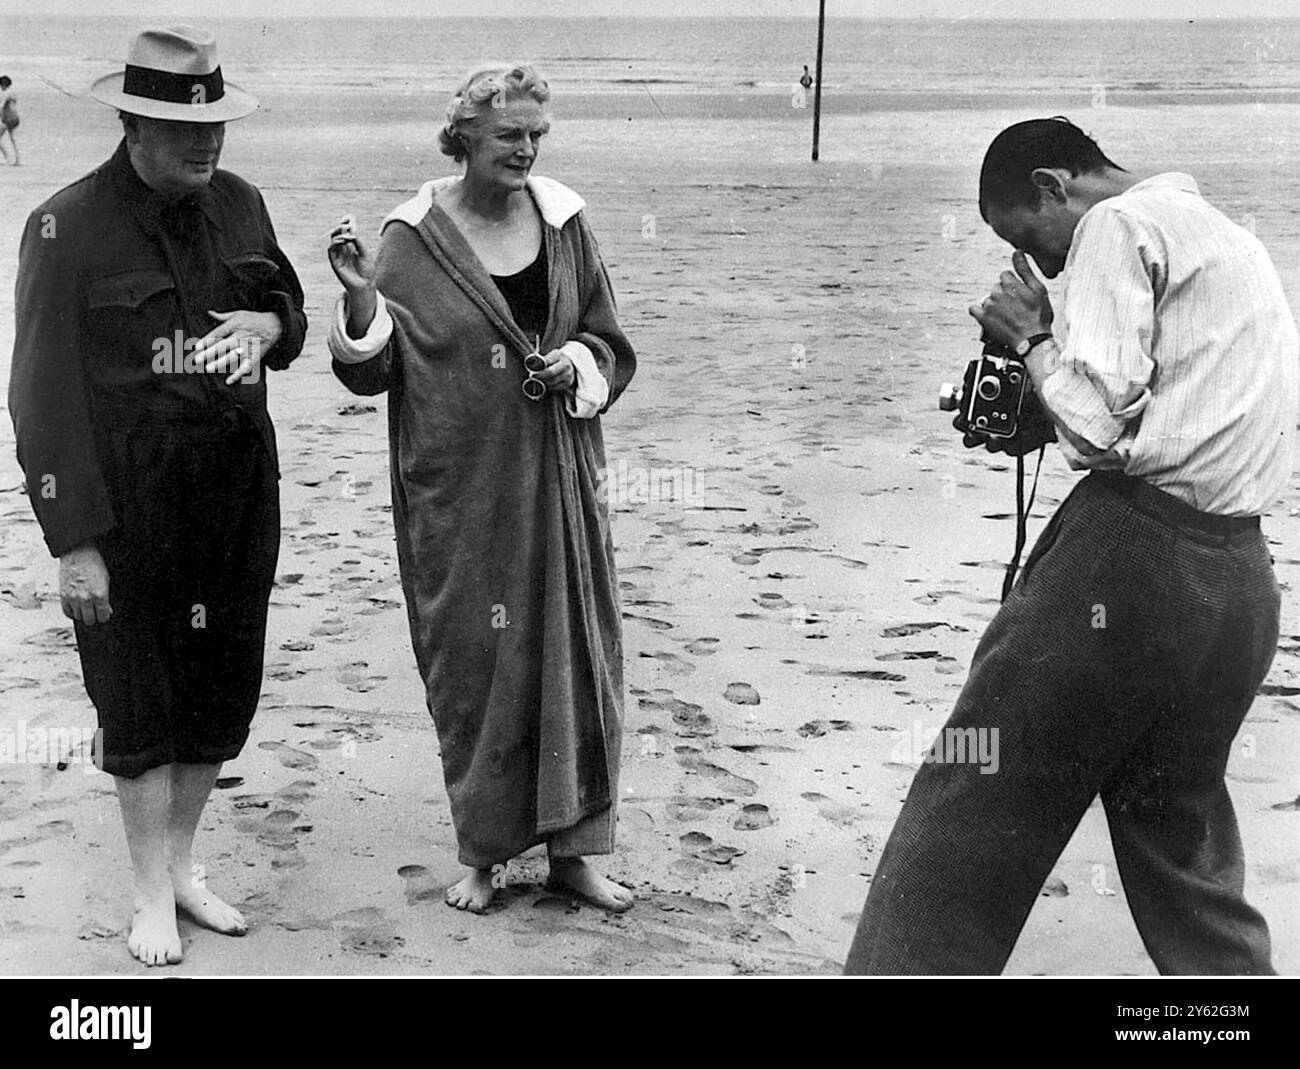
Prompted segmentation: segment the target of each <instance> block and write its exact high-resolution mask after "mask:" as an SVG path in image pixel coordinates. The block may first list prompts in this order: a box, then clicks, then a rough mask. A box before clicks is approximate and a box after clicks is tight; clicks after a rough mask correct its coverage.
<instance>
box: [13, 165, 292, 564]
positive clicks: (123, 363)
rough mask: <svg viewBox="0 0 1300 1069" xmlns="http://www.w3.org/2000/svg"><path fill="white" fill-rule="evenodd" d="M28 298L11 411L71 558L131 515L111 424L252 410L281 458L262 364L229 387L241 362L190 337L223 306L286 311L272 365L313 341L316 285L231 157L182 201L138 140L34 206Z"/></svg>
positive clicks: (39, 512) (22, 450)
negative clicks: (146, 172)
mask: <svg viewBox="0 0 1300 1069" xmlns="http://www.w3.org/2000/svg"><path fill="white" fill-rule="evenodd" d="M14 305H15V308H14V311H15V317H14V318H15V323H14V325H15V332H14V355H13V365H12V369H11V375H10V383H9V410H10V414H11V416H12V418H13V421H14V432H15V436H16V438H17V444H18V462H19V464H21V465H22V468H23V471H24V473H25V474H26V476H27V487H28V496H29V499H30V500H31V502H32V507H33V508H34V510H35V512H36V518H37V519H38V520H39V522H40V524H41V527H42V529H43V530H44V532H45V540H46V543H47V545H48V546H49V548H50V552H51V553H53V554H54V555H55V556H56V557H57V556H61V555H62V554H63V553H66V552H67V551H68V550H69V549H73V548H75V547H76V546H78V545H81V544H82V543H84V542H87V541H91V540H93V539H95V538H96V537H98V536H100V535H102V534H104V533H106V532H107V531H110V530H112V529H113V527H114V526H115V525H116V519H115V515H114V511H113V502H112V501H111V500H110V496H109V493H108V491H107V489H106V486H105V482H104V479H103V476H102V473H101V470H100V464H99V457H98V451H97V445H96V442H97V440H102V436H103V435H104V434H105V432H106V430H107V428H108V427H109V426H113V427H116V428H119V429H120V428H121V427H123V426H124V425H126V426H131V425H134V423H135V422H136V421H139V420H145V419H154V420H159V419H170V420H176V419H183V420H203V419H211V418H214V417H219V416H220V415H221V414H222V413H223V412H225V413H227V414H229V413H232V412H238V413H239V414H240V416H241V418H247V419H249V420H250V421H251V422H252V424H253V425H254V426H255V427H256V428H257V430H258V432H259V434H260V436H261V438H262V441H263V443H264V445H265V447H266V448H267V450H268V452H269V453H270V455H271V457H272V460H274V459H275V439H274V432H273V430H272V428H271V421H270V417H269V416H268V415H267V411H266V383H265V377H264V376H263V375H262V374H260V373H259V374H257V375H256V381H255V382H249V381H248V380H247V379H244V380H240V381H239V382H237V383H235V384H233V385H230V386H227V385H226V382H225V379H226V376H227V375H228V374H229V371H224V372H212V373H208V372H202V371H199V372H194V371H190V372H188V373H187V372H185V371H184V358H185V356H186V355H188V353H187V351H186V350H185V341H186V339H195V340H197V339H198V338H201V337H202V336H203V335H205V334H206V333H207V332H208V331H209V330H211V329H212V328H213V327H214V326H215V325H216V322H217V321H216V320H215V319H213V318H212V317H211V316H210V315H209V314H208V312H209V310H215V311H225V312H228V311H236V310H240V309H244V310H248V311H254V312H275V313H276V315H278V316H279V318H280V323H281V326H282V329H283V333H282V335H281V337H280V340H279V341H278V342H277V343H276V344H275V346H273V347H272V348H271V350H270V351H269V352H267V353H265V354H264V356H263V360H262V364H263V367H266V368H274V369H282V368H285V367H287V366H288V365H289V363H290V362H291V361H292V360H293V359H294V358H295V357H296V356H297V355H298V354H299V352H300V351H301V350H302V344H303V338H304V335H305V334H306V330H307V318H306V316H305V315H304V314H303V311H302V305H303V294H302V287H301V285H300V284H299V282H298V277H297V275H296V274H295V273H294V270H293V267H292V266H291V265H290V264H289V261H288V259H286V257H285V255H284V253H283V252H281V251H280V247H279V245H278V244H277V243H276V239H275V231H274V229H273V228H272V226H271V220H270V217H269V216H268V215H267V212H266V205H265V204H264V202H263V200H262V195H261V194H260V193H259V192H258V191H257V190H256V189H255V188H254V187H253V186H251V185H249V183H247V182H245V181H244V180H243V179H241V178H239V177H237V176H236V175H233V174H231V173H230V172H229V171H223V170H218V171H217V172H216V173H215V174H214V175H213V177H212V180H211V182H210V183H209V184H208V186H207V188H206V189H205V190H203V192H202V193H200V194H198V195H192V196H189V197H186V198H184V199H182V200H181V201H179V202H173V203H169V202H168V201H166V200H164V199H163V198H162V197H160V196H158V194H156V193H155V192H154V191H153V190H152V189H150V188H149V187H148V186H147V185H145V183H144V182H142V181H141V180H140V178H139V176H138V175H137V174H136V173H135V169H134V168H133V167H132V166H131V162H130V158H129V156H128V155H127V149H126V142H125V141H123V142H122V143H121V144H120V145H119V146H118V149H117V151H116V152H115V153H114V155H113V157H112V158H111V159H110V160H109V161H108V162H107V163H105V164H103V165H102V166H100V167H98V168H97V169H96V170H94V171H92V172H91V173H90V174H88V175H86V176H85V177H84V178H81V179H79V180H78V181H76V182H74V183H73V184H72V185H70V186H68V187H67V188H65V189H63V190H61V191H60V192H58V193H56V194H55V195H54V196H53V197H51V198H50V199H49V200H47V201H46V202H45V203H44V204H42V205H41V206H40V207H38V208H37V209H36V210H35V211H33V212H32V213H31V215H30V216H29V217H28V220H27V226H26V229H25V230H24V232H23V239H22V246H21V249H20V252H19V260H18V283H17V286H16V288H15V301H14ZM192 366H193V365H192V362H191V367H192Z"/></svg>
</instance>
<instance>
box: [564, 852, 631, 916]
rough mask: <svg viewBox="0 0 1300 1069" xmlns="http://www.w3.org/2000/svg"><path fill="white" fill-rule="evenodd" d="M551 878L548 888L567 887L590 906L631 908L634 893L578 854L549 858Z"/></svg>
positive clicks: (617, 908)
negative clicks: (599, 871)
mask: <svg viewBox="0 0 1300 1069" xmlns="http://www.w3.org/2000/svg"><path fill="white" fill-rule="evenodd" d="M550 862H551V878H550V879H549V880H547V881H546V886H547V887H548V888H549V889H551V890H568V891H572V892H573V893H574V894H577V895H579V896H581V897H582V898H585V899H586V900H587V901H588V902H590V903H591V904H592V905H593V906H599V907H600V908H601V909H607V910H609V911H610V912H611V913H623V912H626V911H627V910H629V909H631V908H632V903H633V895H632V892H631V891H629V890H628V889H627V888H626V887H624V886H623V885H622V884H621V883H615V882H614V881H613V880H611V879H609V878H608V877H606V876H602V875H601V874H600V873H598V872H597V871H596V870H595V869H593V868H592V867H591V866H590V865H588V864H587V862H586V861H584V860H583V859H582V858H580V857H552V858H551V859H550Z"/></svg>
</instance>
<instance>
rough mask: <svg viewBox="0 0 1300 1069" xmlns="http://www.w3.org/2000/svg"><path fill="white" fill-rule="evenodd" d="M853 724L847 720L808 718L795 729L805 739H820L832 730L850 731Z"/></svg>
mask: <svg viewBox="0 0 1300 1069" xmlns="http://www.w3.org/2000/svg"><path fill="white" fill-rule="evenodd" d="M852 730H853V725H852V724H851V723H849V721H847V720H809V721H808V723H806V724H800V725H799V727H798V728H797V729H796V731H797V732H798V734H799V735H801V736H802V737H803V738H805V739H820V738H821V737H822V736H823V735H828V734H830V732H832V731H852Z"/></svg>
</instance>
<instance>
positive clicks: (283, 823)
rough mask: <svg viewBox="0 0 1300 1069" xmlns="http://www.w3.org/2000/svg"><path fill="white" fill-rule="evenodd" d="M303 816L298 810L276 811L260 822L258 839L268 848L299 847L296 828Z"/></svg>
mask: <svg viewBox="0 0 1300 1069" xmlns="http://www.w3.org/2000/svg"><path fill="white" fill-rule="evenodd" d="M301 815H302V814H300V813H299V812H298V811H297V810H296V809H276V810H273V811H272V812H270V813H267V815H266V816H265V817H263V818H262V820H261V821H260V822H259V828H258V832H257V839H258V841H259V842H263V843H266V844H267V845H268V846H297V844H298V834H297V829H295V828H294V821H296V820H297V819H298V818H299V817H300V816H301Z"/></svg>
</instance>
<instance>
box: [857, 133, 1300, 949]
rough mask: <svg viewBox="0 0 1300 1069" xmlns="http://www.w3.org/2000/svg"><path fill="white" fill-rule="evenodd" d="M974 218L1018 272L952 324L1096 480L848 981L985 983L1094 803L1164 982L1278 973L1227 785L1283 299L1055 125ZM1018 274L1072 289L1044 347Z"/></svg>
mask: <svg viewBox="0 0 1300 1069" xmlns="http://www.w3.org/2000/svg"><path fill="white" fill-rule="evenodd" d="M979 195H980V214H981V215H982V216H983V217H984V219H985V221H986V222H987V223H988V224H989V225H990V227H992V229H993V231H994V233H996V234H997V235H998V237H1000V238H1002V239H1003V240H1004V241H1006V242H1007V243H1008V244H1009V245H1011V246H1012V247H1013V248H1014V249H1015V250H1016V252H1015V254H1014V255H1013V257H1012V266H1013V267H1014V269H1015V271H1014V273H1013V272H1011V271H1004V272H1003V273H1002V276H1001V280H1000V281H999V283H998V284H997V285H996V286H995V287H994V289H993V291H992V293H990V295H989V296H988V297H986V298H985V299H984V300H983V302H981V303H980V304H977V305H972V306H971V308H970V313H971V315H972V316H974V318H975V319H976V320H977V321H978V322H979V324H980V326H981V327H982V328H983V330H984V332H985V333H986V334H987V335H988V336H989V337H991V338H992V339H993V340H994V341H996V342H999V343H1001V344H1002V345H1005V346H1007V347H1009V348H1011V349H1013V350H1015V351H1017V352H1018V353H1020V354H1021V356H1022V357H1023V359H1024V360H1025V363H1026V364H1027V365H1028V370H1029V374H1030V376H1031V377H1032V379H1033V386H1034V389H1035V391H1036V392H1037V394H1038V396H1039V398H1040V399H1041V400H1042V402H1043V404H1044V406H1045V407H1046V408H1047V410H1048V411H1049V413H1050V415H1051V416H1052V419H1053V421H1054V422H1055V424H1056V427H1057V430H1058V433H1059V434H1060V436H1061V438H1062V439H1063V440H1062V443H1061V445H1062V449H1063V451H1064V452H1065V454H1066V458H1067V459H1068V461H1069V462H1070V465H1071V466H1072V467H1074V468H1077V469H1083V470H1087V471H1089V472H1090V474H1089V475H1088V476H1087V477H1086V478H1084V479H1083V480H1081V481H1080V482H1079V483H1078V484H1077V485H1076V486H1075V488H1074V490H1073V492H1072V493H1071V494H1070V496H1069V497H1068V498H1067V499H1066V501H1065V502H1064V504H1062V505H1061V507H1060V508H1059V509H1058V510H1057V512H1056V514H1055V515H1054V516H1053V517H1052V519H1051V520H1050V521H1049V522H1048V524H1047V526H1046V528H1045V529H1044V530H1043V533H1042V535H1041V536H1040V537H1039V540H1038V543H1037V545H1036V546H1035V547H1034V550H1033V553H1032V554H1031V556H1030V558H1029V560H1028V562H1027V563H1026V564H1025V567H1024V570H1023V572H1022V573H1021V575H1020V578H1019V580H1018V582H1017V583H1016V585H1015V587H1014V589H1013V590H1012V592H1011V593H1010V595H1009V596H1008V597H1007V599H1006V601H1005V602H1003V604H1002V607H1001V609H1000V610H999V611H998V613H997V615H996V616H995V617H994V619H993V622H992V623H991V624H990V625H989V627H988V629H987V630H986V631H985V632H984V636H983V638H982V639H981V640H980V643H979V647H978V649H977V650H976V651H975V657H974V661H973V663H972V665H971V672H970V677H969V678H968V679H967V681H966V685H965V687H964V688H963V689H962V692H961V695H960V696H959V697H958V699H957V704H956V708H955V709H954V710H953V713H952V716H951V717H950V719H949V720H948V723H947V725H946V726H945V727H944V729H943V731H942V732H941V733H940V741H939V742H936V744H935V749H934V750H932V751H931V753H930V754H929V755H927V757H926V759H925V761H926V763H925V764H924V765H923V766H922V768H921V770H920V771H919V772H918V773H917V775H916V778H915V780H914V781H913V783H912V788H911V791H910V792H909V794H908V796H907V801H906V802H905V803H904V805H903V810H902V813H901V814H900V815H899V818H898V822H897V823H896V824H895V826H894V829H893V832H892V834H891V835H890V837H889V842H888V843H887V845H886V846H885V850H884V853H883V854H882V856H881V858H880V863H879V864H878V865H877V867H876V871H875V873H874V876H873V878H872V881H871V891H870V893H869V895H868V896H867V902H866V906H865V908H864V909H863V912H862V918H861V921H860V922H859V924H858V930H857V935H856V937H855V939H854V940H853V946H852V949H851V950H850V952H849V957H848V963H847V965H846V971H847V972H850V973H918V974H937V973H942V974H971V973H997V972H1000V971H1001V970H1002V968H1003V967H1004V965H1005V963H1006V961H1007V958H1008V956H1009V955H1010V954H1011V950H1012V948H1013V947H1014V945H1015V943H1016V940H1017V938H1018V937H1019V935H1020V931H1021V928H1022V927H1023V926H1024V923H1025V920H1026V918H1027V917H1028V916H1029V912H1030V910H1031V909H1032V907H1033V905H1034V903H1035V901H1036V900H1037V899H1038V896H1039V893H1040V891H1041V890H1042V887H1043V884H1044V882H1045V881H1046V880H1047V878H1048V877H1049V875H1050V874H1051V872H1052V868H1053V866H1054V865H1055V864H1056V861H1057V858H1058V857H1059V856H1060V854H1061V851H1062V850H1063V849H1064V847H1065V845H1066V843H1067V842H1068V841H1069V839H1070V837H1071V836H1072V835H1073V833H1074V830H1075V828H1076V826H1077V825H1078V824H1079V821H1080V819H1081V818H1082V817H1083V815H1084V812H1085V811H1086V810H1087V808H1088V807H1089V806H1090V805H1091V804H1092V802H1093V800H1094V799H1096V798H1097V797H1098V795H1100V797H1101V800H1102V804H1103V806H1104V807H1105V811H1106V819H1107V821H1108V822H1109V825H1110V833H1111V841H1112V845H1113V846H1114V850H1115V858H1116V861H1117V862H1118V866H1119V873H1118V876H1119V879H1121V880H1122V881H1123V890H1124V894H1125V895H1126V897H1127V899H1128V905H1129V908H1130V910H1131V911H1132V914H1133V919H1134V921H1135V922H1136V924H1137V928H1138V932H1139V933H1140V934H1141V936H1142V941H1143V943H1144V944H1145V945H1146V949H1147V952H1148V953H1149V954H1150V955H1151V959H1152V961H1153V962H1154V963H1155V965H1156V968H1157V969H1159V970H1160V972H1161V973H1162V974H1175V975H1181V974H1197V975H1203V974H1214V975H1227V974H1254V975H1269V974H1272V973H1273V972H1274V968H1273V964H1272V960H1271V948H1270V937H1269V930H1268V925H1267V924H1266V923H1265V921H1264V918H1263V917H1262V916H1261V915H1260V914H1259V913H1258V912H1257V911H1256V910H1255V909H1254V908H1253V907H1252V906H1251V905H1250V904H1249V903H1248V902H1247V901H1246V899H1245V896H1244V873H1245V859H1244V856H1243V852H1242V844H1241V839H1240V837H1239V835H1238V832H1237V823H1236V819H1235V816H1234V814H1233V808H1232V799H1231V798H1230V797H1229V794H1228V789H1227V786H1226V784H1225V782H1224V774H1225V770H1226V767H1227V762H1228V755H1229V753H1230V751H1231V749H1232V746H1233V740H1234V738H1235V737H1236V734H1237V731H1238V729H1239V728H1240V727H1241V723H1242V720H1243V719H1244V718H1245V716H1246V712H1247V710H1249V709H1250V705H1251V702H1252V701H1253V699H1254V697H1255V692H1256V691H1257V690H1258V688H1259V686H1260V684H1261V683H1262V682H1263V680H1264V677H1265V675H1266V674H1267V672H1268V669H1269V665H1270V664H1271V662H1272V660H1273V656H1274V653H1275V650H1276V645H1277V638H1278V611H1279V604H1280V594H1279V588H1278V584H1277V580H1276V578H1275V576H1274V573H1273V566H1272V561H1271V558H1270V556H1269V547H1268V543H1267V540H1266V539H1265V537H1264V535H1263V533H1262V532H1261V531H1260V522H1259V518H1260V514H1261V513H1262V512H1264V511H1265V510H1266V509H1268V508H1269V507H1271V506H1272V505H1273V504H1274V502H1275V501H1276V500H1277V498H1278V495H1279V493H1281V492H1282V490H1283V489H1284V488H1285V486H1286V484H1287V479H1288V477H1289V475H1290V473H1291V469H1292V462H1293V452H1294V441H1295V439H1294V432H1295V426H1296V413H1297V395H1298V393H1300V371H1298V369H1297V365H1298V362H1300V337H1298V336H1297V332H1296V324H1295V321H1294V319H1293V318H1292V314H1291V311H1290V308H1289V307H1288V304H1287V298H1286V295H1285V292H1284V291H1283V288H1282V283H1281V280H1280V279H1279V277H1278V273H1277V270H1276V269H1275V268H1274V266H1273V264H1272V262H1271V261H1270V259H1269V256H1268V253H1267V252H1266V251H1265V250H1264V247H1263V246H1262V245H1261V244H1260V243H1259V241H1258V240H1256V238H1255V236H1254V235H1253V234H1251V233H1250V232H1249V231H1247V230H1245V229H1244V228H1242V227H1240V226H1238V225H1237V224H1236V223H1234V222H1232V221H1231V220H1230V219H1228V218H1227V217H1226V216H1224V215H1223V214H1222V213H1220V212H1219V211H1218V210H1217V209H1215V208H1213V207H1211V206H1210V205H1209V204H1208V203H1206V201H1205V200H1203V199H1202V198H1201V194H1200V191H1199V189H1198V188H1197V185H1196V182H1195V181H1194V180H1193V179H1192V178H1191V177H1190V176H1189V175H1186V174H1179V173H1167V174H1157V175H1155V176H1154V177H1151V178H1146V179H1144V180H1141V181H1139V180H1138V178H1137V177H1135V176H1134V175H1132V174H1130V173H1129V172H1128V171H1126V170H1124V169H1123V168H1121V167H1119V166H1118V165H1116V164H1115V163H1113V162H1112V161H1111V160H1110V159H1109V158H1107V157H1106V156H1105V155H1104V154H1103V153H1102V151H1101V149H1100V148H1099V147H1098V146H1097V144H1096V142H1094V141H1093V140H1092V139H1091V138H1090V137H1088V135H1087V134H1085V133H1084V132H1083V131H1082V130H1080V129H1079V128H1078V127H1077V126H1074V125H1073V124H1072V123H1070V122H1068V121H1066V120H1065V119H1063V118H1059V117H1058V118H1055V119H1036V120H1032V121H1029V122H1023V123H1017V124H1016V125H1014V126H1011V127H1009V128H1007V129H1006V130H1003V131H1002V133H1000V134H998V136H997V137H996V138H994V140H993V142H992V144H991V145H990V146H989V149H988V152H987V154H986V155H985V157H984V165H983V168H982V171H981V173H980V194H979ZM1029 256H1032V257H1033V259H1034V261H1035V262H1036V263H1037V265H1038V268H1039V270H1040V271H1041V272H1042V273H1043V274H1044V275H1045V276H1046V277H1048V278H1055V277H1056V276H1057V275H1059V274H1061V273H1062V271H1064V272H1065V273H1066V276H1067V277H1066V286H1065V290H1064V293H1063V296H1062V300H1061V314H1060V317H1059V318H1060V322H1061V324H1062V327H1061V328H1058V333H1059V335H1060V340H1058V338H1057V337H1055V336H1054V324H1055V322H1056V317H1055V315H1054V309H1053V307H1052V303H1051V301H1050V300H1049V298H1048V294H1047V290H1046V288H1045V287H1044V285H1043V283H1042V281H1041V280H1040V279H1039V278H1038V276H1037V275H1036V274H1035V272H1034V269H1033V267H1031V266H1030V264H1029V260H1028V258H1027V257H1029ZM977 744H978V748H979V749H980V750H981V751H982V750H984V749H985V748H986V747H991V748H994V749H996V750H997V755H996V756H997V759H998V760H997V770H996V773H995V774H992V775H986V774H985V772H986V771H987V769H986V768H984V767H982V766H981V765H979V764H977V763H975V762H974V761H973V759H972V758H971V757H970V756H969V755H970V753H971V751H972V750H973V749H975V748H976V746H977ZM963 754H965V755H966V756H965V757H963V756H962V755H963ZM1094 879H1096V877H1094ZM1101 879H1102V881H1103V882H1102V883H1101V884H1099V885H1097V886H1098V887H1099V889H1100V888H1101V887H1104V886H1105V881H1106V880H1107V877H1106V876H1105V874H1101ZM1109 879H1111V880H1113V879H1114V877H1113V876H1111V877H1109ZM1116 882H1118V881H1116Z"/></svg>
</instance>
